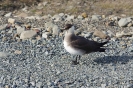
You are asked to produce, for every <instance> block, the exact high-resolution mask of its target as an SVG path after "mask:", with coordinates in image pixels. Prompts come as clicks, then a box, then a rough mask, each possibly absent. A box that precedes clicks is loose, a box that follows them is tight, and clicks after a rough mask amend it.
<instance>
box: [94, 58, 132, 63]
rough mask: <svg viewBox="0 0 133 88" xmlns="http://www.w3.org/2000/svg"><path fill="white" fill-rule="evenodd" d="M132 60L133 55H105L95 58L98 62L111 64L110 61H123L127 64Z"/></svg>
mask: <svg viewBox="0 0 133 88" xmlns="http://www.w3.org/2000/svg"><path fill="white" fill-rule="evenodd" d="M130 60H133V56H105V57H100V58H97V59H95V60H93V61H94V62H96V63H97V64H110V63H121V64H126V63H127V62H129V61H130Z"/></svg>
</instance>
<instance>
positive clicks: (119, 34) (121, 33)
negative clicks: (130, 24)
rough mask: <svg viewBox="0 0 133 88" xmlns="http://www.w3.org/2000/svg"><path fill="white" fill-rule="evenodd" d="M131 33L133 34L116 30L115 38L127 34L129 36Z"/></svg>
mask: <svg viewBox="0 0 133 88" xmlns="http://www.w3.org/2000/svg"><path fill="white" fill-rule="evenodd" d="M132 35H133V32H128V33H126V32H125V31H122V32H117V33H116V37H117V38H120V37H123V36H129V37H131V36H132Z"/></svg>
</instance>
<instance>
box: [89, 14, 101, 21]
mask: <svg viewBox="0 0 133 88" xmlns="http://www.w3.org/2000/svg"><path fill="white" fill-rule="evenodd" d="M101 18H102V17H101V15H92V18H91V19H92V20H95V21H99V20H101Z"/></svg>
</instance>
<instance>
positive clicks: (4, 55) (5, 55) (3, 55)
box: [0, 52, 8, 57]
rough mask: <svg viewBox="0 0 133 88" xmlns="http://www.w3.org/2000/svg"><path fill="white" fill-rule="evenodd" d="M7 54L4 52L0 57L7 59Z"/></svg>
mask: <svg viewBox="0 0 133 88" xmlns="http://www.w3.org/2000/svg"><path fill="white" fill-rule="evenodd" d="M7 55H8V54H7V53H6V52H0V57H7Z"/></svg>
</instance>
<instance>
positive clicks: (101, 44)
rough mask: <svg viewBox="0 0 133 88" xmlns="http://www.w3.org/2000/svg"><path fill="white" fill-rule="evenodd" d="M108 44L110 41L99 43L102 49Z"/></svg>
mask: <svg viewBox="0 0 133 88" xmlns="http://www.w3.org/2000/svg"><path fill="white" fill-rule="evenodd" d="M107 43H108V41H106V42H102V43H99V45H100V47H103V45H105V44H107Z"/></svg>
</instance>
